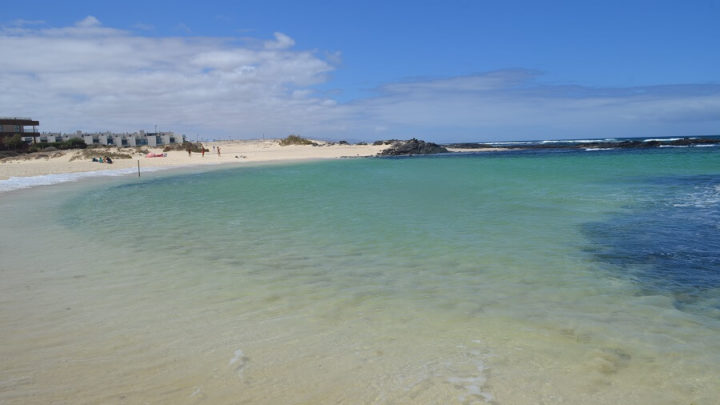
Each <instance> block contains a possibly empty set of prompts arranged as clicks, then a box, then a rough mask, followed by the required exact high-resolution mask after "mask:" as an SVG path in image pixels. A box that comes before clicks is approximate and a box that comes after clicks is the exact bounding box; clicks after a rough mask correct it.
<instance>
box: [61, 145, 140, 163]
mask: <svg viewBox="0 0 720 405" xmlns="http://www.w3.org/2000/svg"><path fill="white" fill-rule="evenodd" d="M106 156H107V157H109V158H110V159H132V154H131V153H128V152H126V151H120V150H118V149H115V148H113V147H112V146H110V147H94V148H88V149H84V150H82V151H79V152H76V153H75V155H73V157H71V158H70V161H71V162H72V161H73V160H90V159H92V158H104V157H106Z"/></svg>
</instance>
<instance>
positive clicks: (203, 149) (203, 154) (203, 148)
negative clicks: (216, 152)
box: [201, 146, 205, 157]
mask: <svg viewBox="0 0 720 405" xmlns="http://www.w3.org/2000/svg"><path fill="white" fill-rule="evenodd" d="M201 149H202V157H205V147H204V146H203V147H202V148H201Z"/></svg>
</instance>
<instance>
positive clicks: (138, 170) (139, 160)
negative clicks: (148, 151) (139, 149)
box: [138, 159, 140, 177]
mask: <svg viewBox="0 0 720 405" xmlns="http://www.w3.org/2000/svg"><path fill="white" fill-rule="evenodd" d="M138 177H140V159H138Z"/></svg>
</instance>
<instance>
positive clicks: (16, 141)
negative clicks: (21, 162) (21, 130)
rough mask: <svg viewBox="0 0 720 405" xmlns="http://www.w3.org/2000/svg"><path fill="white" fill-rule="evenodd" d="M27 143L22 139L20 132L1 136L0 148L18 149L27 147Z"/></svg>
mask: <svg viewBox="0 0 720 405" xmlns="http://www.w3.org/2000/svg"><path fill="white" fill-rule="evenodd" d="M26 147H27V144H26V143H25V142H24V141H23V140H22V137H21V136H20V134H15V135H13V136H8V137H4V138H0V149H7V150H18V149H25V148H26Z"/></svg>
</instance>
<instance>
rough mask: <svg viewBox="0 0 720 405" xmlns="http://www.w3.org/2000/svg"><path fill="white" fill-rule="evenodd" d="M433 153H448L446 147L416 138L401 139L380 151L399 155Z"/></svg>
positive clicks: (383, 154) (386, 154)
mask: <svg viewBox="0 0 720 405" xmlns="http://www.w3.org/2000/svg"><path fill="white" fill-rule="evenodd" d="M433 153H448V150H447V149H445V148H444V147H442V146H440V145H438V144H436V143H432V142H425V141H420V140H417V139H415V138H413V139H410V140H409V141H400V142H397V143H395V144H393V146H391V147H389V148H387V149H385V150H384V151H382V152H380V153H379V155H380V156H399V155H430V154H433Z"/></svg>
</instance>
